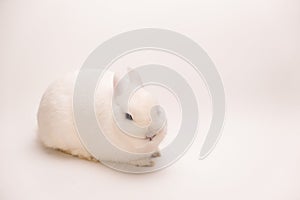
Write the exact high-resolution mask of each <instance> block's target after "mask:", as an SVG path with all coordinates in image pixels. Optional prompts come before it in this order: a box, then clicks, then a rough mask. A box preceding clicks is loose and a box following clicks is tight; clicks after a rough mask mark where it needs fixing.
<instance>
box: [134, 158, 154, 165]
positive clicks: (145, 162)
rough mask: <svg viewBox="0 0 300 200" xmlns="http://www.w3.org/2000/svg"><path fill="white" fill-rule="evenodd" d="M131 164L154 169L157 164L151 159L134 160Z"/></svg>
mask: <svg viewBox="0 0 300 200" xmlns="http://www.w3.org/2000/svg"><path fill="white" fill-rule="evenodd" d="M129 164H131V165H135V166H137V167H153V166H154V165H155V162H154V161H153V160H151V159H147V158H145V159H140V160H132V161H129Z"/></svg>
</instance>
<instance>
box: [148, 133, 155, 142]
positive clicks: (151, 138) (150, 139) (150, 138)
mask: <svg viewBox="0 0 300 200" xmlns="http://www.w3.org/2000/svg"><path fill="white" fill-rule="evenodd" d="M155 136H156V134H155V135H152V136H151V137H148V136H147V137H146V140H149V141H152V140H153V138H154V137H155Z"/></svg>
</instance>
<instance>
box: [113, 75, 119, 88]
mask: <svg viewBox="0 0 300 200" xmlns="http://www.w3.org/2000/svg"><path fill="white" fill-rule="evenodd" d="M120 77H121V76H120V74H118V73H117V72H115V74H114V82H113V84H114V88H116V87H117V84H118V82H119V80H120Z"/></svg>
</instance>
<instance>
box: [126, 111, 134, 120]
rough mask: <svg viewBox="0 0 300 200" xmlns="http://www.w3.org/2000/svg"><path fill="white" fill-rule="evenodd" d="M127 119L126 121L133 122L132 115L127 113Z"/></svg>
mask: <svg viewBox="0 0 300 200" xmlns="http://www.w3.org/2000/svg"><path fill="white" fill-rule="evenodd" d="M125 117H126V119H129V120H133V118H132V116H131V114H129V113H125Z"/></svg>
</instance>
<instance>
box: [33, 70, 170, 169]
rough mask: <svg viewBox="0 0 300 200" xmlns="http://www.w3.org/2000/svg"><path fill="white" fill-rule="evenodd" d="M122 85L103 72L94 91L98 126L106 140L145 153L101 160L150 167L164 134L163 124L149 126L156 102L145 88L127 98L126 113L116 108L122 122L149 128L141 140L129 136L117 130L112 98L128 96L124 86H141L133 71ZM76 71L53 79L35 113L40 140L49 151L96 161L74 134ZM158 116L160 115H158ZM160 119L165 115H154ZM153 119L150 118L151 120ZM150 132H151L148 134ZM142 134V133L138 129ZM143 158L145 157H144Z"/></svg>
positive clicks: (112, 74)
mask: <svg viewBox="0 0 300 200" xmlns="http://www.w3.org/2000/svg"><path fill="white" fill-rule="evenodd" d="M131 72H133V73H131V74H132V75H131V76H129V78H128V79H127V81H125V82H123V81H122V84H123V85H120V84H121V82H120V84H119V85H120V87H119V86H118V90H116V85H117V84H118V82H119V80H120V78H119V76H117V75H115V73H113V72H111V71H106V72H105V74H104V76H103V77H102V80H101V81H100V84H99V85H98V87H97V89H96V91H95V104H94V105H95V112H96V116H97V120H98V123H99V122H100V123H101V128H102V131H103V133H104V134H105V136H106V138H107V139H109V141H110V142H111V143H113V144H114V145H116V146H117V147H119V148H121V149H124V150H125V151H128V152H133V153H146V154H144V156H143V157H141V158H139V159H135V160H128V158H121V159H120V158H117V157H116V156H115V155H114V153H113V152H106V153H105V154H104V156H103V158H100V159H101V160H102V161H109V162H121V163H126V164H132V165H136V166H153V165H154V162H153V160H152V158H153V157H157V156H160V153H159V151H158V146H159V144H160V142H161V141H162V140H163V138H164V136H165V134H166V123H165V125H164V127H163V128H160V129H156V128H155V127H150V126H149V125H150V123H151V117H150V114H149V113H150V110H151V108H152V107H153V106H155V105H158V104H157V101H156V99H155V98H154V97H153V96H152V95H151V94H150V93H149V92H148V91H146V90H145V89H143V88H140V89H138V90H137V91H136V92H135V93H134V94H133V95H132V97H131V98H130V100H129V103H128V107H127V108H128V110H125V108H124V107H123V106H119V107H118V108H117V109H119V110H118V112H116V113H117V115H118V116H116V119H117V120H123V121H122V123H125V124H126V123H136V124H137V125H138V126H141V127H147V126H148V127H149V128H148V132H141V133H134V134H140V135H142V136H143V138H137V137H132V136H131V135H128V134H126V133H124V132H123V131H122V130H120V129H119V128H118V127H117V125H116V123H115V121H114V120H113V111H112V103H111V102H112V97H113V95H117V96H122V95H123V94H126V92H127V93H128V91H126V89H127V88H128V87H127V85H126V84H141V83H140V78H139V75H138V74H137V72H135V70H132V71H131ZM77 74H78V72H74V73H71V74H68V75H66V76H65V77H63V78H60V79H58V80H56V81H55V82H54V83H52V84H51V85H50V87H49V88H48V89H47V90H46V92H45V93H44V95H43V97H42V100H41V103H40V106H39V111H38V126H39V131H38V134H39V138H40V140H41V142H42V143H43V144H44V145H45V146H46V147H49V148H54V149H57V150H60V151H63V152H65V153H68V154H71V155H74V156H78V157H80V158H84V159H88V160H95V158H93V156H92V155H91V154H90V153H89V152H88V151H87V150H86V149H85V148H84V146H83V145H82V144H81V141H80V139H79V136H78V134H77V132H76V130H77V128H76V124H75V123H74V115H73V105H72V102H73V92H74V86H75V81H76V78H77ZM157 115H161V113H160V112H157ZM157 119H159V120H165V121H166V119H165V116H164V115H163V116H157ZM153 120H155V119H152V121H153ZM149 130H155V131H152V132H151V133H150V135H149ZM139 131H141V130H139ZM145 155H146V156H145Z"/></svg>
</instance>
